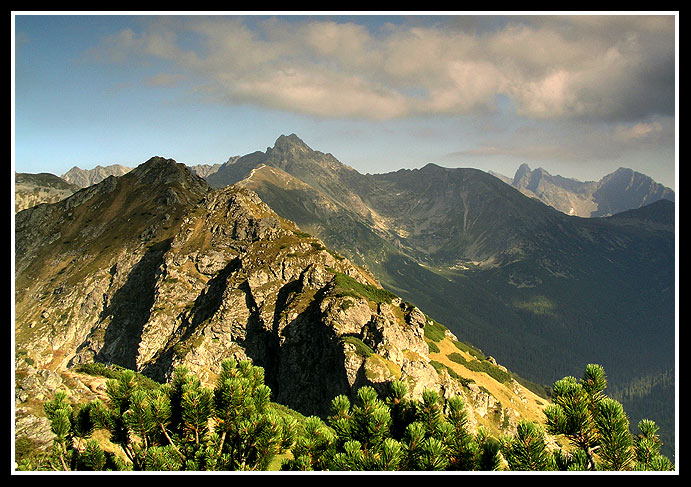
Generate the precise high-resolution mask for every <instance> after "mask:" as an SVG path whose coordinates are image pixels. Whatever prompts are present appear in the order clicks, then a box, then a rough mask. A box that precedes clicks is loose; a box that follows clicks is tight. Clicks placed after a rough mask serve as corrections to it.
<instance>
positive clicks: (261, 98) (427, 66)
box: [92, 15, 675, 137]
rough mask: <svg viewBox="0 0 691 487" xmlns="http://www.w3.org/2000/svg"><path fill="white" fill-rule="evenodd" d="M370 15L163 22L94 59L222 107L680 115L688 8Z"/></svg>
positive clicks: (362, 114) (125, 36)
mask: <svg viewBox="0 0 691 487" xmlns="http://www.w3.org/2000/svg"><path fill="white" fill-rule="evenodd" d="M366 20H371V19H366V18H363V21H362V22H360V21H359V20H358V19H357V18H355V21H354V22H353V21H348V22H346V21H340V20H339V19H338V18H335V19H333V18H330V17H321V16H311V17H302V18H289V17H276V18H269V17H236V16H213V17H205V16H184V17H182V16H180V17H177V16H171V17H152V18H147V19H145V22H144V23H142V24H140V27H139V28H138V29H137V30H136V31H135V30H134V29H133V28H132V29H125V30H122V31H120V32H119V33H117V34H116V35H113V36H111V37H108V38H105V39H103V40H102V42H101V44H100V45H99V46H98V47H97V48H95V49H94V50H93V51H92V54H93V55H96V56H98V57H99V58H101V59H108V60H111V61H116V62H123V63H133V62H136V61H140V62H148V63H152V62H155V63H156V65H157V66H158V65H162V66H163V67H162V68H161V72H159V73H157V74H155V75H152V76H151V78H150V79H149V80H147V82H148V83H150V84H152V85H162V84H170V83H182V82H184V83H186V84H187V86H189V87H190V89H192V90H193V91H194V92H195V93H198V94H199V95H201V96H204V97H206V98H208V99H209V101H213V102H224V103H233V104H248V103H249V104H257V105H260V106H264V107H267V108H272V109H280V110H286V111H291V112H297V113H302V114H306V115H311V116H316V117H334V118H356V119H372V120H386V119H397V118H402V117H407V116H416V115H444V114H451V115H454V114H462V115H466V114H474V113H488V112H492V111H494V110H496V109H497V106H496V103H497V97H498V96H500V95H501V96H504V97H507V98H508V99H509V100H510V102H511V104H512V107H513V109H514V110H515V112H516V114H517V115H520V116H523V117H526V118H534V119H542V120H556V119H566V120H605V121H615V122H622V123H630V124H632V123H635V122H636V121H638V120H647V119H648V120H649V119H651V118H655V117H660V116H671V115H673V114H674V107H675V102H674V99H675V32H674V28H675V23H674V20H675V19H674V16H647V15H632V16H620V15H613V16H538V17H532V16H515V17H509V18H506V17H501V18H492V17H489V18H483V19H479V18H478V19H476V18H474V17H472V16H470V17H468V16H464V17H452V16H448V17H447V16H442V17H441V18H439V19H438V21H437V22H435V23H425V22H422V21H421V22H413V23H412V24H408V25H406V24H399V23H396V24H393V23H388V24H387V23H384V24H381V23H377V24H373V23H371V22H365V21H366ZM474 20H482V21H483V23H482V24H480V23H479V22H474ZM636 130H638V131H639V133H646V128H645V127H644V126H640V127H638V128H636V129H634V130H633V132H632V133H631V134H630V135H631V136H633V137H635V133H636ZM641 131H642V132H641ZM621 135H622V136H624V135H626V134H624V133H622V134H621Z"/></svg>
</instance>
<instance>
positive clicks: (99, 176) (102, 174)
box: [61, 164, 132, 188]
mask: <svg viewBox="0 0 691 487" xmlns="http://www.w3.org/2000/svg"><path fill="white" fill-rule="evenodd" d="M131 170H132V168H130V167H127V166H123V165H122V164H111V165H109V166H105V167H104V166H100V165H99V166H96V167H94V168H93V169H81V168H79V167H77V166H74V167H73V168H72V169H70V170H69V171H67V172H66V173H65V174H63V175H62V176H61V177H62V179H64V180H65V181H67V182H68V183H72V184H75V185H77V186H79V187H80V188H86V187H88V186H91V185H92V184H96V183H100V182H101V181H103V180H104V179H106V178H107V177H108V176H122V175H123V174H126V173H128V172H129V171H131Z"/></svg>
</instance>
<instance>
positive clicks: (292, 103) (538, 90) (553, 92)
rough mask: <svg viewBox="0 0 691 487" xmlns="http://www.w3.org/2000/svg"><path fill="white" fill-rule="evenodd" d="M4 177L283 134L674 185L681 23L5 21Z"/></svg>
mask: <svg viewBox="0 0 691 487" xmlns="http://www.w3.org/2000/svg"><path fill="white" fill-rule="evenodd" d="M12 20H13V39H14V42H13V57H12V77H13V79H12V91H13V105H12V112H13V124H12V128H13V134H12V135H13V147H12V164H13V170H14V171H17V172H28V173H38V172H50V173H53V174H56V175H62V174H64V173H66V172H67V171H68V170H69V169H70V168H72V167H73V166H78V167H80V168H82V169H91V168H93V167H95V166H97V165H102V166H106V165H110V164H122V165H125V166H129V167H135V166H137V165H139V164H141V163H143V162H145V161H146V160H148V159H149V158H151V157H153V156H163V157H167V158H173V159H175V160H176V161H178V162H183V163H185V164H188V165H196V164H216V163H223V162H225V161H227V160H228V158H229V157H231V156H236V155H244V154H248V153H251V152H254V151H258V150H260V151H264V150H266V148H267V147H271V146H273V144H274V142H275V140H276V139H277V138H278V137H279V136H280V135H282V134H285V135H288V134H291V133H295V134H296V135H298V136H299V137H300V138H301V139H302V140H303V141H304V142H305V143H306V144H307V145H309V146H310V147H311V148H312V149H314V150H318V151H321V152H324V153H331V154H333V155H334V156H335V157H336V158H337V159H338V160H339V161H341V162H342V163H344V164H347V165H349V166H351V167H353V168H355V169H357V170H358V171H359V172H361V173H363V174H364V173H384V172H390V171H396V170H398V169H402V168H408V169H412V168H418V167H422V166H424V165H426V164H428V163H435V164H438V165H440V166H444V167H473V168H477V169H481V170H485V171H490V170H491V171H496V172H498V173H501V174H504V175H506V176H509V177H513V175H514V173H515V172H516V170H517V169H518V167H519V166H520V165H521V164H523V163H525V164H528V165H529V166H530V167H531V168H533V169H535V168H538V167H542V168H544V169H545V170H546V171H548V172H549V173H551V174H553V175H556V174H559V175H561V176H564V177H570V178H575V179H578V180H581V181H596V180H599V179H600V178H602V177H603V176H605V175H607V174H610V173H612V172H614V171H615V170H616V169H617V168H619V167H627V168H631V169H634V170H636V171H639V172H642V173H644V174H647V175H649V176H650V177H652V178H653V179H654V180H656V181H657V182H659V183H662V184H664V185H665V186H668V187H671V188H673V189H675V190H676V189H677V184H678V142H677V134H678V114H677V111H678V13H677V12H666V11H665V12H627V13H620V12H611V13H603V12H573V13H564V12H559V13H549V12H546V13H540V14H533V13H530V14H527V13H521V12H513V13H510V14H506V15H500V14H495V13H493V12H488V13H487V14H484V15H483V14H481V13H478V12H471V13H463V12H432V13H424V12H422V13H418V12H400V13H399V12H363V13H358V12H342V13H339V12H297V13H296V12H257V13H253V12H203V13H198V12H173V13H165V12H151V13H149V12H105V13H103V12H91V13H90V12H78V13H74V12H21V11H17V12H13V19H12Z"/></svg>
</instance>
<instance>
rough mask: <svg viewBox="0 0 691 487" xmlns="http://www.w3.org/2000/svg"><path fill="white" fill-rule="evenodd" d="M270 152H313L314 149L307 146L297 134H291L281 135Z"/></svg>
mask: <svg viewBox="0 0 691 487" xmlns="http://www.w3.org/2000/svg"><path fill="white" fill-rule="evenodd" d="M270 150H272V151H280V152H286V151H294V150H302V151H311V150H312V149H311V148H310V147H309V146H308V145H307V144H305V143H304V142H303V141H302V139H301V138H300V137H298V136H297V135H295V134H290V135H281V136H280V137H279V138H278V139H276V142H275V143H274V146H273V148H272V149H270Z"/></svg>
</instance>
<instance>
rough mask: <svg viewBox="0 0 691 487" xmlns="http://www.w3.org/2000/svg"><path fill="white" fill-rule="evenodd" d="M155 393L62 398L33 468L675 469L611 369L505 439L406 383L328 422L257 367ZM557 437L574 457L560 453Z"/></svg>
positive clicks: (124, 387) (126, 389) (562, 389)
mask: <svg viewBox="0 0 691 487" xmlns="http://www.w3.org/2000/svg"><path fill="white" fill-rule="evenodd" d="M149 385H150V384H149ZM149 385H147V386H144V385H143V382H142V381H139V380H137V374H135V373H134V372H132V371H127V370H122V371H119V372H118V375H117V378H114V379H110V380H109V381H108V382H107V395H108V400H107V401H104V402H101V401H94V402H91V403H87V404H70V403H69V401H68V398H67V394H66V393H64V392H58V393H56V395H55V397H54V399H53V400H52V401H49V402H47V403H45V404H44V410H45V413H46V416H47V417H48V419H49V420H50V423H51V428H52V432H53V433H54V435H55V439H54V445H53V450H52V452H51V454H50V455H49V456H48V457H47V458H46V459H45V461H44V462H43V463H42V464H41V465H22V466H21V469H51V470H92V471H97V470H154V471H181V470H188V471H203V470H266V469H268V468H270V467H271V466H273V468H276V466H277V465H280V469H281V470H284V471H319V470H321V471H325V470H330V471H392V470H398V471H435V470H458V471H473V470H474V471H496V470H529V471H545V470H562V471H573V470H580V471H584V470H617V471H622V470H629V471H633V470H639V471H643V470H647V471H649V470H659V471H662V470H674V465H673V464H672V463H671V462H670V461H669V459H667V458H666V457H664V456H663V455H661V454H660V448H661V446H662V443H661V441H660V438H659V436H658V430H659V428H658V427H657V425H656V424H655V422H653V421H651V420H648V419H645V420H642V421H641V422H640V423H639V424H638V428H639V431H640V432H639V433H638V434H636V435H633V434H631V433H630V431H629V420H628V417H627V416H626V414H625V413H624V410H623V407H622V405H621V403H619V402H617V401H615V400H614V399H611V398H609V397H607V396H606V395H605V394H604V390H605V388H606V386H607V380H606V377H605V373H604V370H603V369H602V367H600V366H599V365H593V364H590V365H588V366H587V367H586V369H585V373H584V376H583V378H582V379H580V380H577V379H575V378H573V377H565V378H564V379H561V380H559V381H557V382H555V384H554V386H553V391H554V395H553V402H552V404H550V405H549V406H548V407H547V408H546V409H545V423H544V425H542V424H536V423H533V422H529V421H521V422H520V423H519V424H518V426H517V430H516V433H515V434H514V435H506V436H502V437H501V438H499V439H496V438H493V437H491V436H490V435H489V434H488V433H487V431H486V430H484V429H483V428H482V427H480V428H478V430H477V431H476V432H473V431H472V430H471V428H470V425H469V421H468V416H467V414H468V412H467V409H466V404H465V402H464V400H463V398H462V397H460V396H452V397H448V398H445V397H443V396H442V395H441V394H440V393H439V392H437V391H433V390H426V391H424V393H423V395H422V397H421V399H420V400H413V399H411V398H410V397H409V396H408V394H407V390H406V386H405V384H404V383H403V382H401V381H395V382H392V383H391V384H390V388H389V391H388V392H387V393H386V394H385V395H383V397H380V395H379V394H378V393H377V392H376V391H375V389H373V388H372V387H369V386H364V387H362V388H360V389H359V390H357V392H356V394H355V395H354V396H353V398H352V399H351V398H349V397H347V396H345V395H340V396H337V397H335V398H334V399H333V400H332V402H331V414H330V415H329V416H328V417H326V418H325V419H321V418H318V417H315V416H311V417H308V418H304V417H301V416H299V415H297V414H296V415H290V414H286V412H285V411H284V410H281V408H277V407H275V405H272V403H271V401H270V398H271V391H270V389H269V388H268V387H267V386H266V385H265V384H264V371H263V369H262V368H260V367H256V366H254V365H252V363H251V362H250V361H240V362H237V361H235V360H226V361H224V362H223V363H222V365H221V371H220V373H219V375H218V378H217V381H216V385H215V387H214V388H213V389H208V388H206V387H204V386H202V384H201V383H200V381H199V379H198V378H197V377H196V376H195V375H193V374H192V373H190V371H189V370H188V369H187V368H185V367H179V368H178V369H176V371H175V374H174V376H173V378H172V380H171V381H170V382H169V383H168V384H164V385H159V386H158V387H149ZM284 409H285V408H284ZM96 429H103V430H105V431H107V432H108V433H109V435H110V440H111V442H113V443H114V444H116V445H118V446H119V447H120V448H121V450H122V453H123V455H124V457H121V456H116V455H114V454H113V453H111V452H107V451H104V450H103V449H102V448H101V446H100V445H99V444H98V442H97V441H96V440H94V439H93V438H92V434H93V432H94V431H95V430H96ZM548 434H549V435H553V436H555V437H557V438H559V437H562V438H565V439H566V440H567V441H568V443H569V447H566V448H562V447H556V446H553V445H554V444H555V443H554V442H551V441H550V442H548V439H547V438H548V437H547V435H548ZM123 458H125V459H126V460H123ZM278 459H280V460H278ZM277 461H278V463H277Z"/></svg>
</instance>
